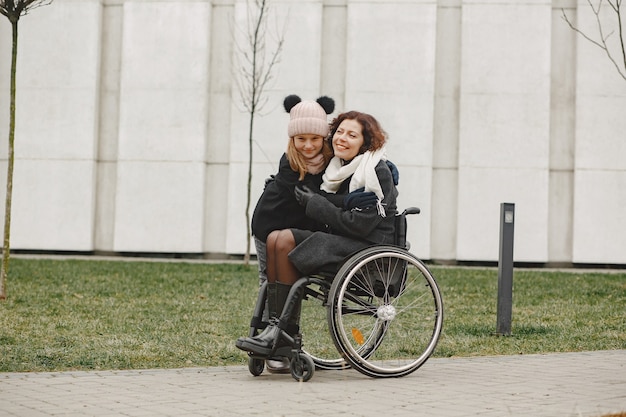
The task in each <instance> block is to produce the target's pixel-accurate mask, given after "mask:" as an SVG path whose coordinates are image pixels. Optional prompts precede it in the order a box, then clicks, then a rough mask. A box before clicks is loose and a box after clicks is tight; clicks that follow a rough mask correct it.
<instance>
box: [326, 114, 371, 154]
mask: <svg viewBox="0 0 626 417" xmlns="http://www.w3.org/2000/svg"><path fill="white" fill-rule="evenodd" d="M363 143H364V138H363V127H362V126H361V123H359V122H357V121H356V120H354V119H346V120H344V121H342V122H341V124H340V125H339V127H338V128H337V130H336V131H335V134H334V135H333V150H334V152H335V156H336V157H338V158H340V159H343V160H344V161H351V160H352V159H354V157H355V156H357V155H358V154H359V151H360V150H361V147H362V146H363Z"/></svg>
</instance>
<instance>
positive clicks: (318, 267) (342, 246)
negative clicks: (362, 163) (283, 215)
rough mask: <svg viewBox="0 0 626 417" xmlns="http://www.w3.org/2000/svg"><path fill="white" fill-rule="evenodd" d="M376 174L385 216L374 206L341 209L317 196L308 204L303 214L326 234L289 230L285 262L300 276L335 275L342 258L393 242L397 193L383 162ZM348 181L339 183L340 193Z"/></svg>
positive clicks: (379, 164)
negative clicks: (291, 245) (291, 242)
mask: <svg viewBox="0 0 626 417" xmlns="http://www.w3.org/2000/svg"><path fill="white" fill-rule="evenodd" d="M376 175H377V176H378V181H379V182H380V185H381V187H382V190H383V194H384V195H385V198H384V200H383V201H382V203H383V205H384V207H385V215H386V216H385V217H382V216H381V215H379V214H378V211H377V209H376V207H372V208H369V209H365V210H358V209H355V210H351V211H347V210H343V209H342V208H340V207H337V206H335V205H334V204H333V203H332V202H330V201H329V200H328V199H326V198H324V197H323V196H321V195H314V196H313V197H312V198H311V199H310V200H309V201H308V203H307V206H306V215H307V216H309V217H311V218H313V219H315V220H316V221H317V222H319V223H322V224H324V225H326V226H327V229H326V230H327V231H328V232H329V233H326V232H308V231H304V230H292V231H293V233H294V237H295V238H296V243H297V246H296V248H295V249H293V250H292V251H291V252H290V253H289V259H290V260H291V262H292V263H293V264H294V265H295V267H296V268H297V269H298V270H299V271H300V272H301V273H302V274H303V275H309V274H312V273H317V272H321V271H327V272H336V270H337V269H338V268H339V266H340V265H341V263H343V262H344V260H345V258H346V257H348V256H349V255H351V254H353V253H354V252H356V251H358V250H360V249H363V248H365V247H367V246H372V245H375V244H394V243H395V241H394V239H395V215H396V213H397V206H396V199H397V197H398V190H397V189H396V186H395V185H394V183H393V178H392V176H391V171H390V170H389V167H388V166H387V164H386V163H385V162H384V161H380V162H379V163H378V165H377V166H376ZM349 182H350V178H348V179H347V180H345V181H344V182H343V183H342V185H341V187H340V189H339V192H340V193H341V192H344V193H345V192H347V190H346V188H347V185H348V184H349Z"/></svg>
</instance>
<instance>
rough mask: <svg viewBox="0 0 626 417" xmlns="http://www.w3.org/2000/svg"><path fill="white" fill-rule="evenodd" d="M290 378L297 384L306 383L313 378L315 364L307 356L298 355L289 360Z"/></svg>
mask: <svg viewBox="0 0 626 417" xmlns="http://www.w3.org/2000/svg"><path fill="white" fill-rule="evenodd" d="M290 368H291V376H292V377H293V379H295V380H296V381H299V382H307V381H308V380H309V379H311V378H313V374H314V373H315V363H314V362H313V359H312V358H311V357H310V356H309V355H307V354H304V353H302V354H299V355H296V356H294V357H293V358H291V366H290Z"/></svg>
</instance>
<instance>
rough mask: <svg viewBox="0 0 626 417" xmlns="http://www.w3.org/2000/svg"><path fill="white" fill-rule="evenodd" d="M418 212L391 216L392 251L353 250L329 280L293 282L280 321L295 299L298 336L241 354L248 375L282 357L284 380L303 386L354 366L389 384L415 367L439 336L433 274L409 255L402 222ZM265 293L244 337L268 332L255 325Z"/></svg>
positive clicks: (377, 247)
mask: <svg viewBox="0 0 626 417" xmlns="http://www.w3.org/2000/svg"><path fill="white" fill-rule="evenodd" d="M419 212H420V210H419V209H418V208H416V207H411V208H408V209H406V210H404V211H403V212H402V213H400V214H397V215H396V219H395V221H396V236H395V243H396V244H395V245H375V246H370V247H367V248H365V249H362V250H360V251H358V252H356V253H355V254H353V255H352V256H350V257H349V258H348V259H347V261H346V262H344V263H343V265H342V266H341V267H340V268H339V270H338V271H337V273H336V274H335V275H334V276H333V275H329V274H319V275H312V276H307V277H303V278H300V279H299V280H298V281H296V283H295V284H294V285H293V286H292V287H291V290H290V292H289V296H288V299H287V300H288V301H287V302H286V303H285V307H284V308H283V311H282V314H281V318H280V321H281V322H283V323H286V322H287V318H288V317H290V316H291V312H292V310H293V309H294V305H295V304H297V303H296V302H295V301H296V300H298V299H301V300H302V301H301V303H302V305H301V316H300V330H299V332H298V333H297V334H296V335H295V336H293V337H292V336H290V335H289V333H288V332H287V331H285V330H284V329H283V330H281V332H280V335H278V336H277V340H275V342H274V347H273V348H272V351H271V354H270V355H269V356H263V357H260V356H257V355H255V354H254V353H251V352H248V356H249V358H248V370H249V371H250V373H251V374H252V375H254V376H259V375H261V374H262V373H263V370H264V368H265V360H266V359H279V358H285V357H286V358H288V359H289V361H290V372H291V376H292V377H293V378H294V379H295V380H297V381H303V382H306V381H308V380H310V379H311V378H312V377H313V374H314V372H315V370H316V369H317V370H320V369H322V370H341V369H348V368H354V369H356V370H357V371H359V372H360V373H362V374H364V375H367V376H369V377H373V378H389V377H402V376H405V375H408V374H410V373H412V372H414V371H415V370H417V369H418V368H419V367H420V366H422V365H423V364H424V363H425V362H426V360H427V359H428V358H429V357H430V356H431V354H432V353H433V351H434V349H435V347H436V345H437V342H438V340H439V337H440V335H441V331H442V327H443V299H442V296H441V292H440V290H439V286H438V285H437V282H436V281H435V278H434V276H433V275H432V273H431V272H430V271H429V270H428V268H427V267H426V265H425V264H424V263H423V262H422V261H420V260H419V259H418V258H417V257H415V256H414V255H412V254H411V253H410V252H409V248H410V245H409V244H408V242H407V241H406V227H407V226H406V224H407V223H406V216H407V215H409V214H418V213H419ZM266 293H267V291H266V283H264V284H263V285H262V286H261V287H260V289H259V295H258V298H257V301H256V305H255V309H254V313H253V317H252V320H251V322H250V331H249V336H250V337H253V336H255V335H257V334H258V333H259V332H261V331H262V330H263V329H264V328H265V326H267V323H265V322H263V321H262V317H263V311H264V308H265V299H266ZM320 307H321V308H320ZM280 327H281V329H282V328H283V327H282V326H280ZM285 328H286V326H285ZM307 334H309V335H313V334H315V338H314V339H315V341H311V343H310V344H305V343H304V342H303V339H304V336H305V335H307ZM279 339H282V340H281V342H282V343H278V342H279ZM279 345H280V347H278V346H279ZM285 345H286V346H285ZM338 353H339V355H338Z"/></svg>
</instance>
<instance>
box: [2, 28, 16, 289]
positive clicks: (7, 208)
mask: <svg viewBox="0 0 626 417" xmlns="http://www.w3.org/2000/svg"><path fill="white" fill-rule="evenodd" d="M17 23H18V19H16V20H15V21H11V27H12V29H13V46H12V49H11V105H10V108H9V112H10V122H9V155H8V164H7V165H8V168H7V189H6V196H5V205H4V245H3V247H2V267H1V268H0V300H5V299H6V280H7V276H8V274H9V259H10V254H11V243H10V242H11V198H12V195H13V163H14V160H15V155H14V154H15V152H14V144H15V95H16V94H15V92H16V88H15V85H16V82H15V79H16V67H17Z"/></svg>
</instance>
